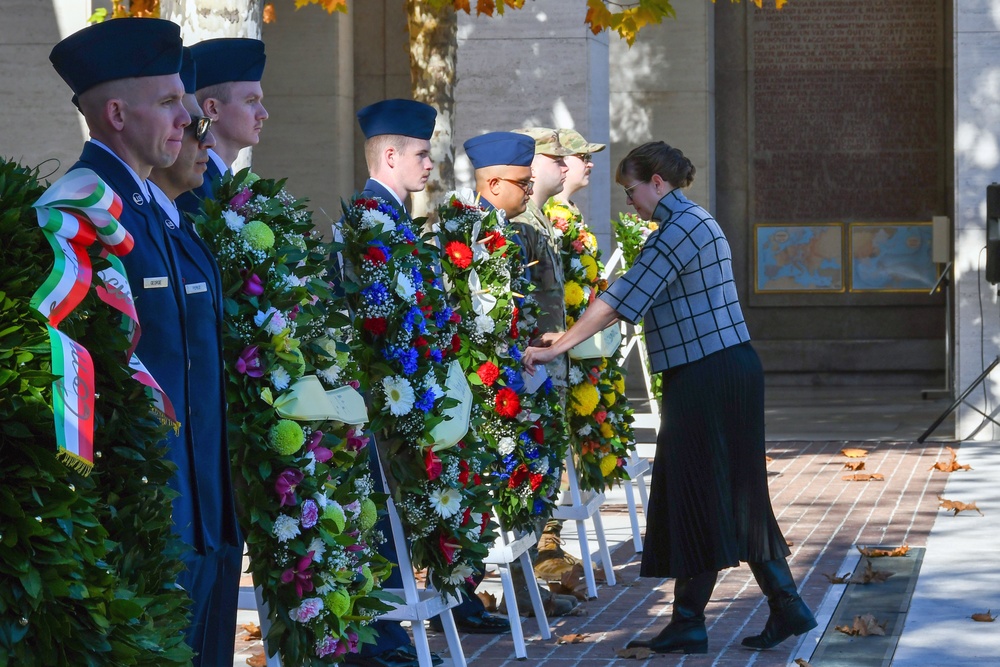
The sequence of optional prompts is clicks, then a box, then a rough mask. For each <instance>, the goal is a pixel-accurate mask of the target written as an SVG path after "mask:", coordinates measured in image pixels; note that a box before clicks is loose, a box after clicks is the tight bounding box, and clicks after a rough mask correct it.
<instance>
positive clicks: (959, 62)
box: [954, 0, 1000, 440]
mask: <svg viewBox="0 0 1000 667" xmlns="http://www.w3.org/2000/svg"><path fill="white" fill-rule="evenodd" d="M954 25H955V27H954V37H955V39H954V48H955V59H954V62H955V102H954V103H955V216H954V217H955V236H954V241H955V277H956V280H955V295H956V298H955V328H956V336H955V338H956V349H955V371H956V391H962V390H963V389H964V388H965V387H967V386H968V385H969V384H971V383H972V382H973V381H974V380H975V378H976V377H977V376H978V375H979V374H980V373H981V372H982V370H983V369H984V368H985V366H986V365H988V364H990V363H992V361H993V359H994V358H996V356H997V355H998V354H1000V304H998V301H997V289H996V286H994V285H990V284H989V283H987V282H986V281H985V279H984V269H985V255H984V253H983V248H984V247H985V245H986V186H987V185H989V184H990V183H993V182H996V181H1000V66H998V63H1000V0H957V1H956V3H955V24H954ZM968 400H969V401H970V402H972V403H973V404H974V405H976V406H978V407H979V408H980V409H982V410H984V411H985V412H987V413H989V412H992V411H993V410H994V409H996V408H997V406H998V404H1000V370H996V371H994V372H993V374H992V375H991V376H990V377H989V378H987V381H986V382H985V391H983V390H981V389H980V390H977V391H974V392H973V393H972V394H971V395H970V396H969V398H968ZM981 422H982V417H981V416H980V415H979V414H978V413H976V412H975V411H974V410H972V409H971V408H968V407H966V406H964V405H963V406H961V407H960V408H959V410H958V415H957V418H956V420H955V428H956V430H955V437H956V438H965V437H967V436H968V435H969V434H970V433H971V432H972V431H973V430H974V429H975V428H976V427H978V426H979V425H980V423H981ZM998 438H1000V429H998V428H996V427H994V426H992V425H991V426H990V427H988V428H984V429H983V430H982V431H980V432H979V434H978V435H977V436H976V439H982V440H996V439H998Z"/></svg>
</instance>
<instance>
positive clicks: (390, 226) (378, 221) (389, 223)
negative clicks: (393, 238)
mask: <svg viewBox="0 0 1000 667" xmlns="http://www.w3.org/2000/svg"><path fill="white" fill-rule="evenodd" d="M376 225H382V231H383V232H391V231H393V230H394V229H396V223H395V222H393V220H392V218H390V217H389V216H388V215H387V214H386V213H383V212H382V211H365V212H364V214H363V215H362V216H361V226H362V227H364V228H365V229H372V228H373V227H375V226H376Z"/></svg>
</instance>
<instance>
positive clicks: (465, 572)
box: [448, 563, 475, 586]
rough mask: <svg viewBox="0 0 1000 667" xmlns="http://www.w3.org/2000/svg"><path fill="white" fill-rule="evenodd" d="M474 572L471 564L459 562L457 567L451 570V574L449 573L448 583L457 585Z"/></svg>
mask: <svg viewBox="0 0 1000 667" xmlns="http://www.w3.org/2000/svg"><path fill="white" fill-rule="evenodd" d="M474 573H475V571H474V570H473V569H472V567H471V566H469V565H466V564H465V563H459V564H458V565H456V566H455V569H454V570H452V571H451V574H449V575H448V583H449V584H453V585H456V586H457V585H458V584H461V583H463V582H464V581H465V580H466V579H468V578H469V577H471V576H472V575H473V574H474Z"/></svg>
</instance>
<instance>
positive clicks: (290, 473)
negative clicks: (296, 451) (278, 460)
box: [274, 468, 315, 528]
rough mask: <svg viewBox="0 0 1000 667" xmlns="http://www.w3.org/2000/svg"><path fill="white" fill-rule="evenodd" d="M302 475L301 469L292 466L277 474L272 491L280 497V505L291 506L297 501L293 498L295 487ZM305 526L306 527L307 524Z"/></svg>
mask: <svg viewBox="0 0 1000 667" xmlns="http://www.w3.org/2000/svg"><path fill="white" fill-rule="evenodd" d="M303 477H305V475H303V474H302V471H301V470H295V469H293V468H289V469H288V470H285V471H284V472H282V473H281V474H280V475H278V479H277V480H276V481H275V482H274V491H275V493H277V494H278V497H279V498H281V507H284V506H285V505H290V506H293V505H295V504H296V503H297V502H298V501H297V500H296V498H295V487H296V486H298V485H299V483H300V482H301V481H302V478H303ZM313 523H315V522H313ZM306 527H307V528H308V527H309V526H306Z"/></svg>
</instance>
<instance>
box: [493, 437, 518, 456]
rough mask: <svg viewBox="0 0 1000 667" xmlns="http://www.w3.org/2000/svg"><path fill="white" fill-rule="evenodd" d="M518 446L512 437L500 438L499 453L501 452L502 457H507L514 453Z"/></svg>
mask: <svg viewBox="0 0 1000 667" xmlns="http://www.w3.org/2000/svg"><path fill="white" fill-rule="evenodd" d="M516 446H517V441H516V440H514V438H511V437H506V438H500V442H498V443H497V451H499V452H500V453H501V454H502V455H504V456H506V455H507V454H510V453H512V452H513V451H514V448H515V447H516Z"/></svg>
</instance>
